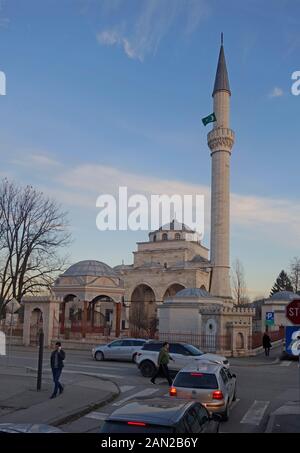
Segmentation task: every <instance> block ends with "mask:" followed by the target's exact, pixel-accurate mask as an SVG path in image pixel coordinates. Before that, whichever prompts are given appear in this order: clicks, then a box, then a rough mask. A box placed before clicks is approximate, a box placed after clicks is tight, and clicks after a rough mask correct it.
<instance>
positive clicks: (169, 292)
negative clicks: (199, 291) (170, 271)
mask: <svg viewBox="0 0 300 453" xmlns="http://www.w3.org/2000/svg"><path fill="white" fill-rule="evenodd" d="M182 289H185V286H183V285H181V284H180V283H173V284H172V285H170V286H169V287H168V288H167V289H166V291H165V294H164V297H163V300H164V301H165V299H167V298H168V297H173V296H175V294H177V293H178V292H179V291H181V290H182Z"/></svg>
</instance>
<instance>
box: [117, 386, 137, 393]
mask: <svg viewBox="0 0 300 453" xmlns="http://www.w3.org/2000/svg"><path fill="white" fill-rule="evenodd" d="M134 387H135V386H134V385H121V387H120V390H121V392H122V393H125V392H129V390H132V389H134Z"/></svg>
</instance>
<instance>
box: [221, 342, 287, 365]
mask: <svg viewBox="0 0 300 453" xmlns="http://www.w3.org/2000/svg"><path fill="white" fill-rule="evenodd" d="M281 353H282V345H281V344H280V345H278V346H274V347H273V348H272V349H271V351H270V355H269V357H266V356H265V353H264V352H261V353H260V354H258V355H256V356H252V357H229V359H228V360H229V363H230V365H231V366H251V367H252V366H265V365H276V364H277V363H279V362H280V356H281Z"/></svg>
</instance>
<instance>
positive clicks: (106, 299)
mask: <svg viewBox="0 0 300 453" xmlns="http://www.w3.org/2000/svg"><path fill="white" fill-rule="evenodd" d="M115 304H116V301H115V300H114V299H113V298H112V297H111V296H108V295H106V294H100V295H99V296H96V297H94V299H93V300H91V301H90V302H89V304H88V309H87V325H88V329H90V330H91V331H93V332H104V331H106V334H107V335H110V332H111V329H112V327H113V322H114V318H115Z"/></svg>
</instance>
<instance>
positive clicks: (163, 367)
mask: <svg viewBox="0 0 300 453" xmlns="http://www.w3.org/2000/svg"><path fill="white" fill-rule="evenodd" d="M170 360H173V359H172V357H171V356H170V354H169V343H167V342H166V343H164V344H163V346H162V348H161V350H160V353H159V356H158V360H157V365H158V370H157V372H156V373H155V375H154V376H153V377H152V379H151V382H152V384H155V379H156V378H157V377H158V376H159V375H160V373H162V374H163V375H164V376H165V378H166V379H167V381H168V383H169V386H170V387H171V385H172V379H171V378H170V374H169V368H168V363H169V361H170Z"/></svg>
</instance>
